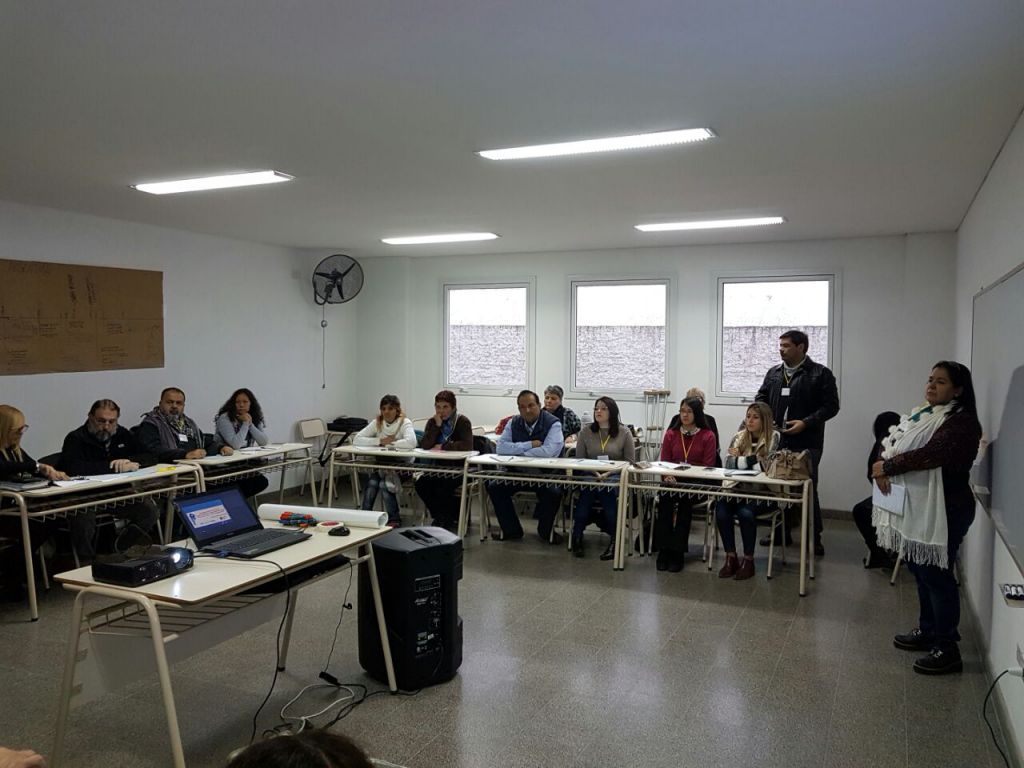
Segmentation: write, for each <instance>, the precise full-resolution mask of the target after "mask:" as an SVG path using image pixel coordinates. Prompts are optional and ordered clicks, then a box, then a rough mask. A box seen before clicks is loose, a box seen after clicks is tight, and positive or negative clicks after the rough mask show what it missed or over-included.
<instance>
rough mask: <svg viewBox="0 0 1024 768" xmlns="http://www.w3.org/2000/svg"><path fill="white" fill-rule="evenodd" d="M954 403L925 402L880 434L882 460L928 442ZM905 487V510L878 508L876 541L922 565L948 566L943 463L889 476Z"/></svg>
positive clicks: (874, 518) (875, 512) (874, 520)
mask: <svg viewBox="0 0 1024 768" xmlns="http://www.w3.org/2000/svg"><path fill="white" fill-rule="evenodd" d="M954 405H955V403H952V402H951V403H946V404H945V405H936V406H921V407H918V408H915V409H914V410H913V411H911V413H910V415H909V416H904V417H902V418H901V419H900V423H899V424H897V425H896V426H895V427H893V428H892V429H890V430H889V434H888V435H887V436H886V437H884V438H883V439H882V459H891V458H892V457H893V456H898V455H900V454H903V453H908V452H910V451H913V450H916V449H918V448H921V447H922V446H924V445H925V444H926V443H927V442H928V441H929V440H931V439H932V435H934V434H935V430H937V429H938V428H939V427H940V426H942V423H943V422H944V421H945V420H946V417H947V416H949V415H950V414H951V412H952V408H953V407H954ZM890 480H891V482H892V484H893V485H901V486H903V487H904V489H905V491H906V497H905V500H904V504H903V514H897V513H894V512H889V511H887V510H885V509H882V508H881V507H878V506H876V507H874V509H873V510H872V514H871V522H872V523H873V524H874V526H875V529H876V530H877V531H878V545H879V546H881V547H883V548H885V549H888V550H890V551H893V552H898V553H899V555H900V556H901V557H902V558H903V559H904V560H907V561H909V562H912V563H918V564H920V565H937V566H939V567H940V568H948V567H949V556H948V552H947V547H948V545H949V531H948V529H947V526H946V501H945V497H944V495H943V487H942V470H941V469H940V468H937V467H936V468H934V469H926V470H920V471H916V472H906V473H904V474H902V475H897V476H896V477H893V478H890Z"/></svg>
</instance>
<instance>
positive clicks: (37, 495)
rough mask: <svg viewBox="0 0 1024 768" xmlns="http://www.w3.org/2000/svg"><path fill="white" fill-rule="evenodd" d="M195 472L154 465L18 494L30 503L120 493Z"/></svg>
mask: <svg viewBox="0 0 1024 768" xmlns="http://www.w3.org/2000/svg"><path fill="white" fill-rule="evenodd" d="M195 471H196V470H195V469H194V468H193V467H190V466H182V465H178V464H155V465H154V466H152V467H143V468H142V469H137V470H135V471H134V472H121V473H118V474H110V475H98V476H97V477H102V478H103V479H102V480H100V479H86V480H82V481H80V482H75V483H74V484H73V485H65V486H63V487H61V486H57V485H49V486H47V487H46V488H37V489H36V490H34V491H20V492H18V493H19V495H21V496H24V497H25V499H26V500H27V501H32V500H38V499H52V498H53V497H56V496H66V495H70V494H75V493H81V492H82V491H95V490H99V489H103V490H106V489H110V490H111V491H115V490H117V491H120V490H123V488H121V486H125V485H130V484H131V483H135V482H138V481H140V480H154V479H159V478H163V477H174V476H175V475H187V474H194V473H195ZM5 493H14V491H5ZM5 511H6V510H5Z"/></svg>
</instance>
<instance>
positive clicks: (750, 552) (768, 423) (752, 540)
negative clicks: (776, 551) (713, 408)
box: [715, 403, 779, 581]
mask: <svg viewBox="0 0 1024 768" xmlns="http://www.w3.org/2000/svg"><path fill="white" fill-rule="evenodd" d="M778 447H779V433H778V432H777V431H776V430H775V427H774V426H773V424H772V409H771V408H769V407H768V404H767V403H754V404H753V405H750V406H748V407H747V416H746V419H745V420H744V422H743V430H742V431H740V432H737V433H736V435H735V437H733V439H732V442H730V443H729V453H728V456H726V459H725V468H726V469H753V470H758V471H760V470H761V469H762V468H763V466H764V464H765V461H766V459H767V458H768V456H769V455H770V454H771V453H772V452H773V451H775V450H777V449H778ZM769 507H770V505H769V504H768V503H766V502H763V501H744V500H742V499H719V501H718V506H717V507H716V508H715V523H716V524H717V526H718V535H719V536H721V537H722V548H723V549H724V550H725V565H723V566H722V569H721V570H720V571H719V572H718V577H719V578H720V579H730V578H735V579H736V580H737V581H742V580H743V579H749V578H750V577H751V576H753V575H754V546H755V545H756V544H757V521H756V518H757V515H758V514H761V513H762V512H766V511H767V510H768V509H769ZM733 518H736V519H737V520H738V521H739V524H740V535H741V536H742V537H743V561H742V562H740V561H739V559H738V558H737V556H736V531H735V530H734V529H733Z"/></svg>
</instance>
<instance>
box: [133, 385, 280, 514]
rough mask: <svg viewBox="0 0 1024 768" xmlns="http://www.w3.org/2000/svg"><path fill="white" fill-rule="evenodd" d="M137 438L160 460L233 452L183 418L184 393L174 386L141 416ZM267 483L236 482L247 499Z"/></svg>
mask: <svg viewBox="0 0 1024 768" xmlns="http://www.w3.org/2000/svg"><path fill="white" fill-rule="evenodd" d="M138 437H139V442H140V443H142V446H143V447H144V448H145V449H146V450H147V451H149V452H150V453H152V454H153V455H154V456H156V458H157V459H158V460H159V461H168V462H173V461H180V460H181V459H202V458H204V457H205V456H206V455H207V454H209V453H220V454H222V455H224V456H230V455H231V454H232V453H234V452H235V451H234V449H233V448H232V447H231V446H230V445H224V444H223V443H222V442H221V441H220V440H219V439H217V437H216V436H215V435H205V434H203V431H202V430H201V429H199V425H197V424H196V423H195V422H194V421H193V420H192V419H190V418H189V417H188V416H186V415H185V393H184V392H183V391H182V390H180V389H178V388H177V387H167V388H166V389H165V390H164V391H163V392H161V393H160V404H159V405H158V406H157V407H156V408H154V409H153V410H152V411H150V412H149V413H147V414H146V415H145V416H143V417H142V423H141V424H140V425H139V430H138ZM207 476H208V477H210V475H209V474H208V475H207ZM268 484H269V481H268V480H267V478H265V477H263V475H256V476H254V477H247V478H245V479H243V480H239V481H238V488H239V489H240V490H241V491H242V495H243V496H245V497H246V498H250V497H253V496H256V495H257V494H259V493H260V492H261V491H263V490H264V489H266V487H267V485H268Z"/></svg>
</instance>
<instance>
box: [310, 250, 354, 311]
mask: <svg viewBox="0 0 1024 768" xmlns="http://www.w3.org/2000/svg"><path fill="white" fill-rule="evenodd" d="M362 289H363V268H362V267H361V266H359V262H358V261H356V260H355V259H353V258H352V257H351V256H346V255H345V254H343V253H336V254H334V255H333V256H328V257H327V258H326V259H324V260H323V261H321V262H320V263H319V264H317V265H316V269H314V270H313V300H314V301H315V302H316V303H317V304H344V303H345V302H346V301H350V300H352V299H354V298H355V297H356V294H358V293H359V291H361V290H362Z"/></svg>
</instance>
